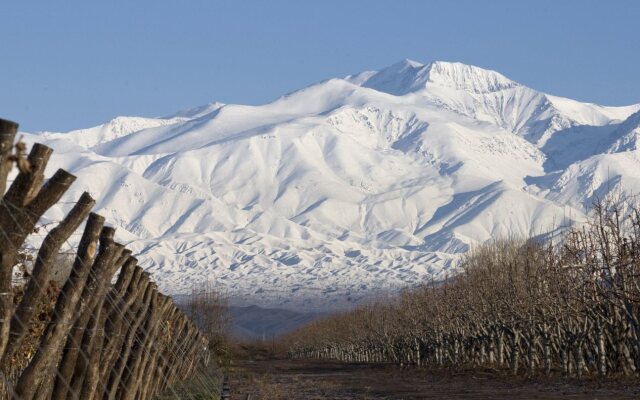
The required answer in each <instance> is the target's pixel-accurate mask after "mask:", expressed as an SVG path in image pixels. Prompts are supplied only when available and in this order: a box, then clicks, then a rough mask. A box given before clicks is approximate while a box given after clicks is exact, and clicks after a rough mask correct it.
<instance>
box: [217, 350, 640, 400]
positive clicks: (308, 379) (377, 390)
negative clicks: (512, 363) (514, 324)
mask: <svg viewBox="0 0 640 400" xmlns="http://www.w3.org/2000/svg"><path fill="white" fill-rule="evenodd" d="M226 369H227V374H228V375H229V379H230V384H231V400H246V399H247V398H249V399H250V400H259V399H269V400H275V399H304V400H313V399H333V400H343V399H363V400H373V399H492V400H499V399H638V398H640V383H639V382H633V381H615V382H611V381H609V382H607V383H601V382H597V381H581V382H577V381H575V380H564V379H560V380H556V381H554V382H547V381H544V380H541V379H524V378H513V377H509V376H503V375H500V374H498V373H496V372H495V371H490V370H487V371H483V372H477V371H475V372H470V371H458V372H455V371H425V370H417V369H413V368H400V367H395V366H389V365H373V366H371V365H362V364H343V363H337V362H330V361H316V360H286V359H269V358H260V359H247V360H242V361H239V362H236V363H234V364H233V365H231V366H230V367H228V368H226ZM248 396H249V397H248Z"/></svg>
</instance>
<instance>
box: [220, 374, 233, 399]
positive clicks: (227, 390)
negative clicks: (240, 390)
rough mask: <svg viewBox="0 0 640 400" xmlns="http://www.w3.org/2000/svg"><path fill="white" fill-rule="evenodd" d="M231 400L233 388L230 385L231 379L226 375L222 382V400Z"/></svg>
mask: <svg viewBox="0 0 640 400" xmlns="http://www.w3.org/2000/svg"><path fill="white" fill-rule="evenodd" d="M230 398H231V386H230V385H229V377H228V376H227V375H225V376H224V379H223V381H222V394H221V395H220V400H229V399H230Z"/></svg>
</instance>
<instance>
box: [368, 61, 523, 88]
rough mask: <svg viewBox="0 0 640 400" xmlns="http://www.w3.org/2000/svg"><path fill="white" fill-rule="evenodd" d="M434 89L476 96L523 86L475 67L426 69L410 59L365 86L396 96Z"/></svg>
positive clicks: (454, 65)
mask: <svg viewBox="0 0 640 400" xmlns="http://www.w3.org/2000/svg"><path fill="white" fill-rule="evenodd" d="M430 85H437V86H444V87H450V88H452V89H456V90H465V91H468V92H472V93H490V92H496V91H499V90H504V89H509V88H513V87H516V86H519V84H518V83H516V82H513V81H511V80H510V79H508V78H506V77H505V76H504V75H502V74H499V73H498V72H495V71H492V70H488V69H483V68H480V67H476V66H473V65H467V64H462V63H457V62H456V63H453V62H446V61H434V62H432V63H429V64H426V65H425V64H421V63H419V62H417V61H413V60H409V59H405V60H402V61H400V62H398V63H395V64H393V65H391V66H389V67H387V68H384V69H382V70H380V71H378V72H377V73H375V74H374V75H372V76H371V77H369V79H367V80H366V81H365V82H364V83H363V84H362V86H363V87H368V88H371V89H375V90H378V91H381V92H385V93H389V94H393V95H396V96H402V95H405V94H408V93H413V92H418V91H421V90H424V89H426V88H427V87H428V86H430Z"/></svg>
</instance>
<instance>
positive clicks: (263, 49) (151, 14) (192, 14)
mask: <svg viewBox="0 0 640 400" xmlns="http://www.w3.org/2000/svg"><path fill="white" fill-rule="evenodd" d="M54 3H55V4H54ZM638 21H640V2H637V1H632V0H629V1H622V0H619V1H606V2H605V1H600V2H595V1H586V0H583V1H568V0H565V1H558V0H556V1H546V0H535V1H518V2H516V1H480V0H477V1H400V0H395V1H375V0H370V1H355V0H352V1H347V0H343V1H331V0H322V1H293V0H292V1H274V0H270V1H240V0H238V1H161V0H154V1H142V0H137V1H103V2H87V1H65V2H52V1H46V2H45V1H42V2H35V1H12V2H5V4H3V5H2V23H0V51H1V54H2V63H0V117H2V118H8V119H12V120H15V121H18V122H20V123H21V126H22V128H23V129H24V130H27V131H35V130H70V129H73V128H80V127H88V126H92V125H96V124H98V123H101V122H104V121H106V120H108V119H110V118H112V117H114V116H117V115H144V116H159V115H166V114H170V113H172V112H174V111H178V110H180V109H184V108H189V107H193V106H197V105H201V104H205V103H209V102H212V101H221V102H224V103H245V104H261V103H265V102H269V101H270V100H272V99H274V98H277V97H278V96H280V95H282V94H284V93H287V92H290V91H292V90H295V89H298V88H301V87H303V86H306V85H309V84H311V83H314V82H317V81H320V80H323V79H326V78H330V77H336V76H344V75H347V74H350V73H355V72H360V71H363V70H371V69H379V68H382V67H384V66H387V65H389V64H392V63H394V62H396V61H399V60H401V59H404V58H410V59H414V60H418V61H422V62H428V61H432V60H446V61H461V62H465V63H469V64H474V65H479V66H482V67H486V68H490V69H495V70H497V71H499V72H501V73H503V74H505V75H506V76H508V77H510V78H512V79H514V80H516V81H518V82H521V83H524V84H526V85H528V86H531V87H533V88H536V89H539V90H543V91H546V92H549V93H552V94H556V95H560V96H566V97H571V98H575V99H578V100H582V101H590V102H595V103H600V104H605V105H624V104H632V103H638V102H640V78H639V76H638V65H640V51H639V50H640V31H639V30H638Z"/></svg>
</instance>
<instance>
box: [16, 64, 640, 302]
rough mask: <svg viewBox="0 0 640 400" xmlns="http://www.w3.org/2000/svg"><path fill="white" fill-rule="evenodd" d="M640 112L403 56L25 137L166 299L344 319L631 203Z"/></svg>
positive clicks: (638, 183) (637, 180)
mask: <svg viewBox="0 0 640 400" xmlns="http://www.w3.org/2000/svg"><path fill="white" fill-rule="evenodd" d="M638 110H640V106H639V105H633V106H628V107H603V106H598V105H594V104H587V103H579V102H576V101H573V100H569V99H563V98H560V97H555V96H550V95H547V94H544V93H541V92H537V91H535V90H533V89H530V88H527V87H526V86H524V85H521V84H518V83H516V82H513V81H511V80H509V79H508V78H506V77H504V76H502V75H500V74H499V73H497V72H494V71H488V70H484V69H481V68H478V67H474V66H468V65H463V64H458V63H446V62H434V63H430V64H426V65H424V64H420V63H417V62H415V61H409V60H405V61H403V62H400V63H398V64H394V65H393V66H390V67H388V68H385V69H383V70H381V71H379V72H364V73H361V74H357V75H352V76H349V77H347V78H345V79H331V80H328V81H324V82H320V83H318V84H315V85H311V86H309V87H307V88H304V89H301V90H299V91H296V92H293V93H291V94H288V95H285V96H283V97H281V98H279V99H277V100H275V101H273V102H272V103H269V104H265V105H262V106H244V105H224V104H220V103H212V104H210V105H206V106H202V107H197V108H195V109H192V110H187V111H184V112H178V113H176V114H174V115H172V116H169V117H166V118H134V117H120V118H117V119H115V120H113V121H110V122H108V123H106V124H104V125H101V126H99V127H95V128H90V129H84V130H80V131H73V132H69V133H42V134H39V135H37V136H30V135H29V136H28V138H29V139H30V140H44V141H45V142H46V143H48V144H49V145H51V146H53V147H54V148H55V149H56V153H54V154H55V155H54V160H53V163H52V168H53V167H58V166H61V167H65V168H67V169H69V170H71V171H72V172H74V173H76V174H77V175H78V176H79V178H80V179H79V181H78V183H77V184H76V186H75V189H74V190H75V194H76V195H77V193H79V192H80V191H81V190H84V189H89V190H90V191H91V193H93V194H95V195H97V196H98V198H99V199H100V202H99V204H98V210H99V211H101V212H103V213H104V214H105V215H106V216H107V218H108V219H109V220H110V221H112V222H113V223H114V224H116V225H118V226H119V227H120V228H121V229H119V232H120V233H119V234H121V235H122V236H121V238H122V240H127V241H130V242H131V246H133V247H134V248H135V249H136V250H137V251H138V252H139V258H140V259H141V260H142V262H143V264H144V265H145V266H147V267H148V268H149V269H150V270H152V271H153V272H154V274H155V275H156V276H158V279H159V280H160V284H161V285H163V286H164V287H165V290H168V291H173V292H180V291H184V290H187V289H188V288H189V286H190V285H191V283H192V282H194V281H196V280H202V279H214V280H216V281H217V282H219V283H220V284H221V285H223V286H224V287H226V288H228V290H229V291H230V292H231V293H232V294H233V295H235V296H239V297H242V296H244V297H249V298H253V299H258V300H260V301H262V302H263V303H267V304H274V305H282V304H289V305H297V306H301V305H304V304H309V303H311V302H315V303H316V304H317V303H318V301H320V300H322V301H323V302H326V303H328V304H334V305H339V304H349V303H350V302H353V301H356V300H358V299H361V298H362V297H366V296H368V295H369V294H370V293H372V292H373V291H375V290H380V289H384V288H390V287H403V286H407V285H412V284H415V283H417V282H421V281H424V280H428V279H434V278H435V279H439V278H442V277H444V276H445V275H447V274H450V273H452V272H453V269H455V260H456V259H457V258H458V257H459V255H460V254H461V253H463V252H465V251H467V250H468V249H469V248H470V246H472V245H473V244H474V243H478V242H481V241H485V240H489V239H491V238H492V237H496V236H505V235H527V236H529V235H545V234H550V233H551V234H552V233H553V231H554V230H556V229H558V228H560V227H561V225H563V224H568V223H572V222H574V221H580V220H581V219H582V218H583V216H584V212H585V210H586V209H587V208H588V206H589V205H590V202H591V201H593V199H594V198H595V197H596V196H601V195H604V194H606V192H608V191H609V190H614V189H615V190H618V191H627V192H634V191H637V190H638V189H639V188H640V176H639V175H640V174H639V173H638V172H637V171H639V169H638V167H640V165H639V163H638V151H637V146H636V141H637V135H638V132H639V129H638V124H639V122H640V121H639V119H640V118H639V117H638V115H640V112H638ZM605 171H606V172H607V173H608V174H611V175H606V174H605ZM62 211H63V210H62V209H58V210H53V211H52V213H51V218H59V217H60V216H61V215H62ZM452 268H453V269H452Z"/></svg>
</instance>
